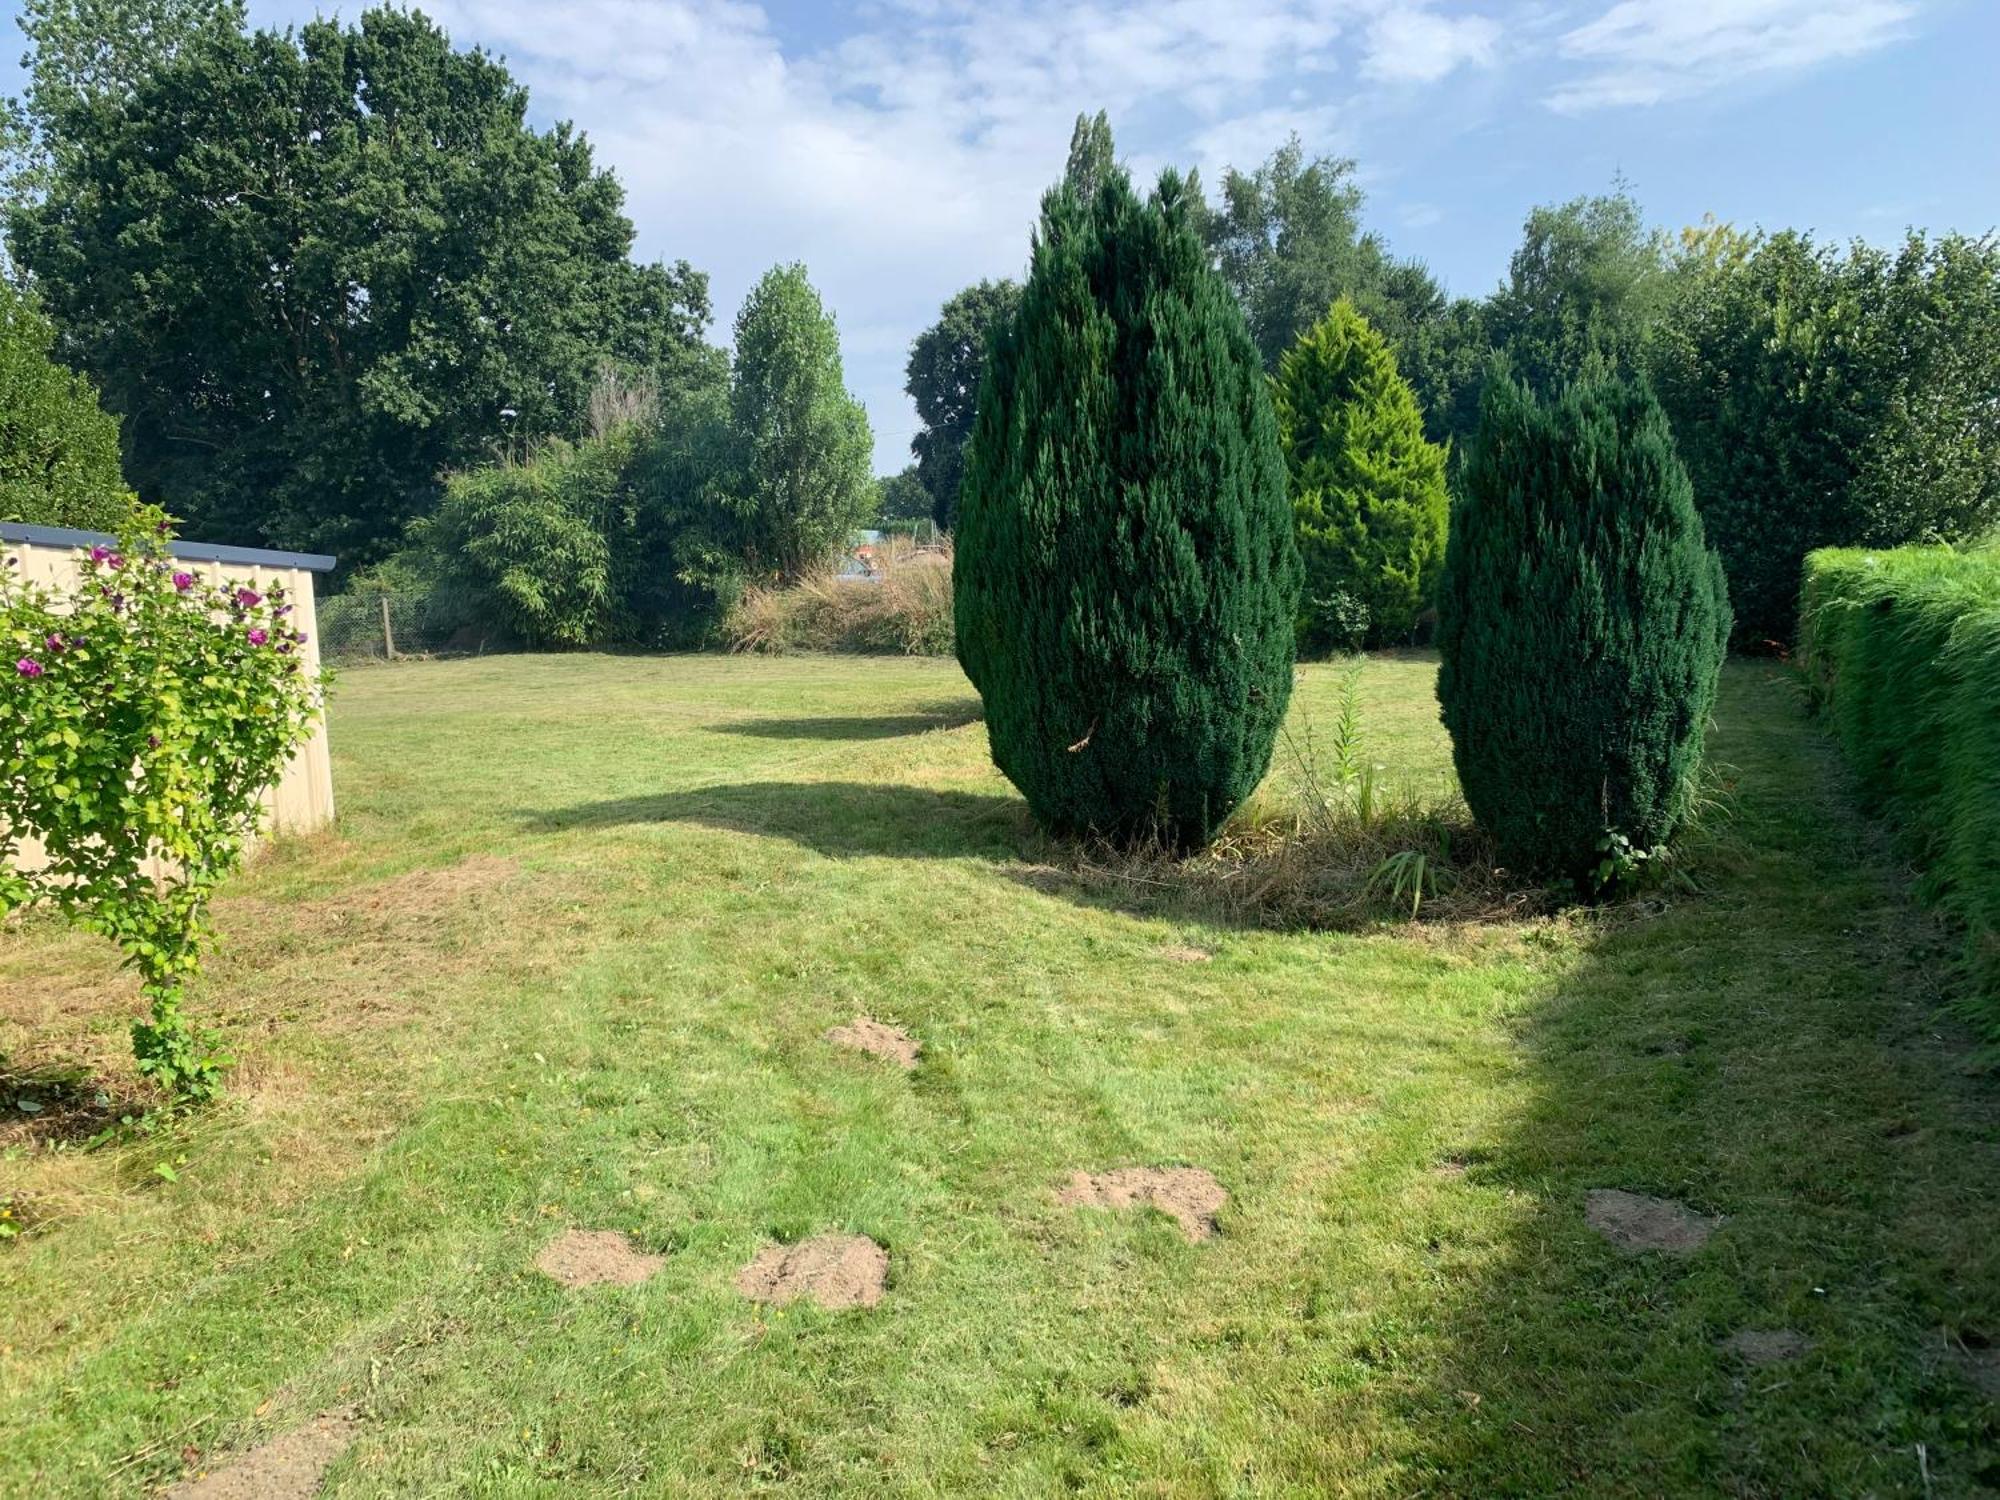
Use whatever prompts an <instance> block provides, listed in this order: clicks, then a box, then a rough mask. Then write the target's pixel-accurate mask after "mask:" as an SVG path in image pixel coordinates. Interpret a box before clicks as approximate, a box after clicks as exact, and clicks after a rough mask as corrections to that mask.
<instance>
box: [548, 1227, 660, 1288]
mask: <svg viewBox="0 0 2000 1500" xmlns="http://www.w3.org/2000/svg"><path fill="white" fill-rule="evenodd" d="M666 1263H667V1258H666V1257H665V1256H664V1255H649V1254H647V1253H646V1252H645V1251H643V1250H638V1249H635V1248H634V1247H633V1244H632V1238H631V1236H630V1235H625V1234H620V1233H619V1232H618V1231H617V1230H615V1229H571V1230H566V1231H565V1232H563V1233H562V1234H559V1235H557V1236H556V1237H555V1238H554V1239H552V1240H550V1241H549V1243H548V1244H546V1245H544V1246H543V1247H542V1253H541V1254H540V1255H537V1256H536V1257H535V1269H536V1270H537V1271H540V1272H541V1273H542V1274H543V1275H544V1276H546V1277H548V1278H549V1279H550V1280H551V1281H559V1282H561V1283H562V1284H563V1285H564V1286H566V1287H572V1288H573V1287H583V1286H603V1285H605V1284H606V1283H609V1284H610V1285H612V1286H637V1285H638V1284H639V1283H640V1282H642V1281H644V1280H646V1279H647V1278H648V1277H649V1276H652V1275H654V1274H655V1273H657V1272H658V1271H659V1269H660V1267H662V1266H664V1265H665V1264H666Z"/></svg>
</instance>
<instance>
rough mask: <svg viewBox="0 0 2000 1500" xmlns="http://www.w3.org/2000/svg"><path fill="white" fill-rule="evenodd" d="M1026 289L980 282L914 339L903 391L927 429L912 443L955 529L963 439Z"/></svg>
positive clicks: (944, 518) (933, 511)
mask: <svg viewBox="0 0 2000 1500" xmlns="http://www.w3.org/2000/svg"><path fill="white" fill-rule="evenodd" d="M1020 305H1021V289H1020V287H1019V286H1017V285H1016V284H1015V283H1013V282H1011V281H982V282H980V283H979V284H978V285H976V286H969V287H967V288H966V289H965V290H964V291H962V292H960V293H958V294H957V295H956V296H954V297H953V298H952V299H951V300H950V301H949V302H947V303H945V305H944V311H943V312H942V313H941V314H940V315H939V317H938V320H937V322H935V323H933V324H932V325H931V326H930V327H929V328H926V329H925V330H924V331H923V332H922V333H920V334H918V335H917V337H916V341H915V342H914V343H912V344H911V345H910V362H909V365H908V366H907V368H906V370H905V378H904V389H905V390H907V391H908V392H909V393H910V399H911V400H912V401H914V402H915V403H916V407H917V420H918V421H920V422H922V423H923V428H922V430H920V431H919V432H918V433H917V435H916V437H915V438H913V439H912V440H911V442H910V448H911V451H912V452H914V453H915V454H916V456H917V475H918V477H919V478H920V479H922V481H923V484H924V488H925V489H926V490H927V491H929V493H930V497H931V504H930V509H929V514H930V516H931V518H932V519H933V520H935V521H936V522H937V523H938V525H939V526H941V527H943V528H945V529H946V530H949V529H950V528H951V524H952V518H953V516H954V514H955V513H956V511H957V509H958V488H959V485H960V483H961V482H962V481H963V478H964V474H965V445H966V444H967V443H968V442H970V441H971V440H972V419H973V416H974V414H975V412H976V411H977V409H978V404H979V380H980V376H981V374H982V373H983V372H984V371H985V368H986V350H987V346H988V344H989V342H990V341H991V339H992V336H993V332H994V330H995V329H997V328H999V327H1001V326H1002V325H1004V324H1005V323H1007V322H1008V321H1010V320H1011V319H1012V318H1013V316H1014V311H1015V309H1016V308H1018V307H1019V306H1020Z"/></svg>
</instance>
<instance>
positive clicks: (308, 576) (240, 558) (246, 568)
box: [0, 522, 334, 860]
mask: <svg viewBox="0 0 2000 1500" xmlns="http://www.w3.org/2000/svg"><path fill="white" fill-rule="evenodd" d="M114 540H115V539H114V538H112V537H109V536H104V535H101V534H99V533H97V532H93V531H71V530H67V529H65V528H62V527H57V526H24V525H20V524H17V523H14V522H0V556H5V557H12V558H17V559H19V567H20V569H21V572H22V575H23V576H24V577H26V578H29V579H31V580H33V581H35V582H38V583H43V584H46V585H48V586H50V587H52V588H56V589H62V590H68V589H72V588H74V587H75V585H76V583H77V580H78V578H79V576H80V569H79V566H78V564H79V563H80V562H81V560H82V558H83V557H84V555H85V553H87V552H88V551H89V549H90V548H91V547H94V546H98V545H109V544H110V543H112V542H113V541H114ZM173 555H174V556H175V557H176V558H178V559H180V560H181V561H182V562H185V563H187V564H188V565H189V569H190V571H193V572H197V573H200V574H202V575H204V576H205V577H207V578H209V579H211V580H213V581H216V582H222V581H224V580H226V581H228V582H230V583H232V584H234V583H244V584H250V585H252V586H255V587H259V588H262V589H265V590H266V591H268V589H269V587H270V585H272V584H283V585H284V587H285V591H286V595H287V597H288V599H289V600H290V602H291V603H292V605H293V608H294V611H295V618H296V619H297V621H298V628H299V629H300V630H301V631H303V632H304V633H305V637H306V641H305V644H304V646H302V647H301V648H300V659H301V660H302V661H303V663H304V665H305V668H306V670H307V671H308V672H314V673H316V672H318V670H319V629H318V620H317V617H316V615H315V612H314V598H313V578H314V575H315V574H318V573H325V572H328V571H329V570H331V569H332V567H333V565H334V559H333V558H331V557H327V556H323V555H321V554H318V553H311V552H273V551H267V550H265V549H263V548H260V547H226V546H217V545H214V544H211V543H208V542H175V543H174V544H173ZM264 800H265V806H266V808H267V809H268V819H267V827H269V828H271V829H274V830H276V831H278V832H281V833H309V832H311V831H313V830H314V829H318V828H324V827H325V826H326V825H327V824H329V823H331V822H332V821H333V764H332V760H331V758H330V757H329V755H328V753H327V742H326V720H325V717H324V716H323V715H322V716H321V718H320V720H319V721H318V723H316V724H315V725H314V726H313V733H312V738H311V739H309V740H308V741H307V742H306V744H305V746H304V747H303V748H302V749H301V750H300V751H299V752H298V754H296V755H295V756H293V757H292V760H291V763H290V764H289V765H287V766H286V767H285V773H284V775H283V776H282V777H280V778H279V781H278V784H277V785H276V786H274V787H272V788H271V789H270V791H269V792H267V793H266V794H265V799H264ZM36 854H37V851H36V850H35V849H34V847H33V844H32V842H30V843H29V844H27V845H26V846H24V848H23V849H22V857H23V858H24V859H26V860H32V859H34V858H35V857H36Z"/></svg>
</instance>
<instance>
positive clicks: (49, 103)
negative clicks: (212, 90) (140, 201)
mask: <svg viewBox="0 0 2000 1500" xmlns="http://www.w3.org/2000/svg"><path fill="white" fill-rule="evenodd" d="M244 19H245V11H244V8H243V4H242V0H24V3H23V4H22V5H21V8H20V14H19V15H18V16H17V17H16V21H17V24H18V25H19V26H20V28H21V31H22V33H23V34H24V35H25V36H26V37H27V39H28V44H29V47H30V49H31V50H30V53H29V56H28V57H27V58H26V59H24V65H25V66H26V67H27V68H28V70H29V71H28V87H27V90H26V92H25V94H24V95H23V97H21V98H19V99H9V100H7V101H6V103H5V121H6V127H5V131H4V136H5V146H4V174H5V192H4V200H5V202H6V204H7V206H8V208H10V209H11V208H12V207H14V206H15V205H18V204H21V203H25V202H29V201H32V200H34V199H37V198H39V197H40V196H41V194H42V193H43V192H44V191H45V190H46V189H47V186H48V181H49V177H50V174H51V173H52V172H53V171H54V170H55V169H56V157H57V155H58V154H59V153H64V152H65V150H66V148H67V147H70V146H73V145H74V143H75V142H76V141H77V140H78V139H80V138H82V137H84V136H85V135H87V133H88V131H89V129H90V121H89V118H88V117H89V115H90V113H91V111H92V110H93V109H94V108H97V107H100V106H104V107H111V108H116V107H118V106H120V105H122V104H123V103H124V102H125V101H127V100H129V99H130V98H131V96H132V94H133V93H134V91H135V90H136V89H137V88H138V86H139V83H140V81H141V80H142V79H143V78H145V77H146V76H147V74H148V73H149V72H151V71H152V70H153V69H154V68H156V67H158V66H159V65H160V64H161V63H163V62H165V61H167V60H168V59H171V58H173V57H174V56H176V55H178V54H179V53H180V52H182V51H183V50H185V49H186V48H187V47H189V46H190V45H192V44H193V43H194V42H195V41H196V40H197V39H199V38H200V37H202V36H203V35H205V34H207V33H209V32H211V31H218V30H219V31H224V32H229V31H236V30H240V29H241V27H242V26H243V24H244Z"/></svg>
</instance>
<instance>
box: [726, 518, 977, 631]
mask: <svg viewBox="0 0 2000 1500" xmlns="http://www.w3.org/2000/svg"><path fill="white" fill-rule="evenodd" d="M951 557H952V554H951V547H950V545H949V544H948V543H947V544H944V545H942V546H931V547H920V546H918V545H917V544H916V543H914V542H911V541H909V540H907V539H905V538H902V537H891V538H889V539H887V540H885V541H884V542H882V543H881V544H880V545H879V546H876V547H874V548H873V549H871V551H870V554H869V556H868V558H867V568H866V571H865V572H864V573H861V574H858V575H855V574H847V575H843V574H837V573H834V572H831V571H829V572H823V573H818V574H815V575H813V576H812V577H809V578H802V579H800V580H799V581H798V582H796V583H791V584H772V585H769V586H764V585H757V584H753V585H751V586H750V587H749V588H746V589H745V590H744V591H743V593H742V595H741V597H739V598H738V599H737V600H736V602H735V604H734V605H732V606H731V608H730V610H729V613H728V615H727V616H726V617H725V618H724V620H723V622H722V638H723V640H724V641H725V642H726V643H727V644H728V646H729V648H730V649H731V650H732V651H753V652H761V653H765V654H769V655H784V654H786V653H788V652H793V651H852V652H857V653H860V654H862V655H880V654H887V655H896V656H950V655H951V654H952V601H951Z"/></svg>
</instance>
